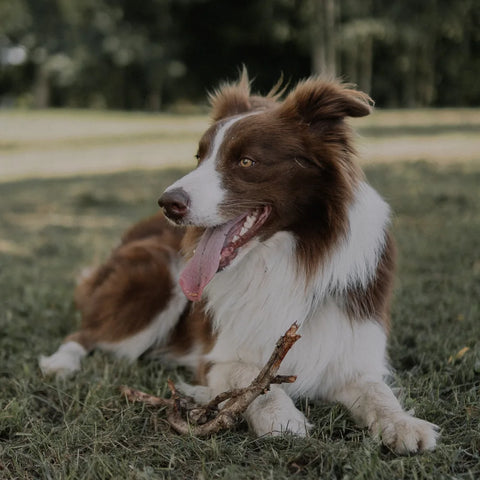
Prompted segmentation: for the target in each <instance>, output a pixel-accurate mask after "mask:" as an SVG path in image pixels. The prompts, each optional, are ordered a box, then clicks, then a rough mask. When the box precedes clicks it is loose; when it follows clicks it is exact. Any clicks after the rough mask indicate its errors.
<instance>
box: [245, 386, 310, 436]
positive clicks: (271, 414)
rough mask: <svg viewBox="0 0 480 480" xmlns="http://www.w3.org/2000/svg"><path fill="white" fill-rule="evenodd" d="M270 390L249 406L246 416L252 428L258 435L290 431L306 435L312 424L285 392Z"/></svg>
mask: <svg viewBox="0 0 480 480" xmlns="http://www.w3.org/2000/svg"><path fill="white" fill-rule="evenodd" d="M271 394H272V392H269V393H268V394H266V395H265V396H263V397H259V398H258V399H257V400H255V402H254V403H253V404H252V405H251V406H250V407H249V408H248V410H247V412H246V418H247V421H248V423H249V425H250V428H251V429H252V430H253V432H254V433H255V434H256V435H258V436H264V435H272V436H277V435H282V434H285V433H290V434H293V435H298V436H300V437H305V436H307V435H308V432H309V430H310V428H311V427H312V425H311V424H310V423H309V422H308V420H307V418H306V417H305V415H304V414H303V413H302V412H301V411H300V410H298V409H297V408H296V407H295V405H294V403H293V401H292V400H291V399H290V397H288V396H287V395H286V394H285V393H284V392H282V394H283V395H281V396H275V395H271Z"/></svg>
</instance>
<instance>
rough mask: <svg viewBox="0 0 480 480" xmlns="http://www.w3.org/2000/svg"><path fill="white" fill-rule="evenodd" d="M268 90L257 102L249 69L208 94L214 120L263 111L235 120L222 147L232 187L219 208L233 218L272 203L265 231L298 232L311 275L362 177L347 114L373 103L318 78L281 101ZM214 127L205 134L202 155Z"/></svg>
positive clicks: (336, 235) (341, 229)
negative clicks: (246, 164)
mask: <svg viewBox="0 0 480 480" xmlns="http://www.w3.org/2000/svg"><path fill="white" fill-rule="evenodd" d="M278 90H279V86H278V85H277V86H276V87H275V91H278ZM269 95H270V96H267V97H266V98H265V102H264V103H260V104H259V106H258V107H257V106H256V102H257V100H256V99H257V98H259V97H257V96H252V95H251V93H250V85H249V82H248V77H247V76H246V72H245V71H244V72H243V73H242V76H241V78H240V81H239V82H238V83H237V84H228V85H225V86H224V87H223V88H221V89H220V90H219V91H217V92H216V93H215V94H214V95H213V96H212V98H211V102H212V109H213V110H212V111H213V113H212V116H213V118H214V120H216V121H218V120H222V119H224V118H226V117H230V116H232V115H237V114H240V113H246V112H249V111H252V112H253V111H257V112H261V114H260V115H253V116H249V117H247V118H243V119H241V120H239V121H238V122H237V123H235V124H234V125H233V127H232V128H231V129H230V131H229V138H228V139H226V140H225V141H224V144H223V145H222V147H221V149H220V152H219V154H220V164H219V171H220V173H221V175H222V177H223V183H224V185H225V186H226V189H227V191H228V192H229V197H228V198H227V200H226V202H225V203H224V205H222V206H221V207H220V210H221V211H222V213H223V214H224V215H225V216H226V217H234V216H236V215H239V214H241V213H243V212H245V211H246V210H248V209H252V208H255V207H260V206H262V205H271V206H272V207H273V211H272V213H271V214H270V217H269V219H268V220H267V222H266V223H265V225H264V226H263V227H262V230H261V237H262V238H263V239H264V240H265V239H267V238H269V237H270V236H271V235H273V234H274V233H276V232H277V231H280V230H286V231H291V232H293V233H294V234H295V236H296V237H297V239H298V248H297V251H298V257H299V264H300V265H301V266H303V269H302V273H306V274H307V275H308V276H311V275H312V274H313V272H314V271H315V270H316V268H317V267H318V265H319V264H320V263H321V261H322V260H323V259H324V258H325V256H326V255H327V254H328V252H329V250H330V248H331V247H332V246H333V245H335V244H336V242H338V241H339V240H340V239H341V238H342V236H343V235H344V234H345V233H346V231H347V224H346V221H347V210H348V206H349V204H350V203H351V201H352V200H353V193H354V189H355V187H356V185H357V184H358V182H359V181H360V180H361V179H362V178H363V174H362V172H361V170H360V168H359V167H358V166H357V164H356V161H355V158H354V157H355V150H354V147H353V139H352V133H351V129H350V127H349V126H348V125H347V124H346V122H345V121H344V118H345V117H347V116H353V117H359V116H363V115H368V114H369V113H370V111H371V107H370V103H371V102H372V101H371V99H370V98H369V97H368V95H366V94H364V93H362V92H358V91H356V90H353V89H352V88H350V87H349V86H348V85H343V84H341V83H339V82H336V81H331V80H327V79H320V78H317V79H310V80H306V81H304V82H301V83H300V84H299V85H298V86H297V87H296V88H295V89H294V90H293V91H292V92H291V93H290V94H289V95H288V96H287V98H286V99H285V100H284V102H279V101H278V95H277V94H276V93H271V94H269ZM215 128H216V127H215V126H213V127H211V128H210V129H209V130H208V131H207V133H206V134H205V135H204V137H203V138H202V139H201V140H200V146H201V147H200V149H199V156H200V161H201V160H202V158H203V157H204V156H205V155H206V154H207V152H208V151H209V149H210V143H211V141H212V138H213V131H214V129H215ZM242 157H247V158H250V159H252V160H254V161H255V168H252V169H244V168H241V167H240V166H238V160H239V159H241V158H242ZM292 194H293V195H294V196H295V198H293V199H292V198H291V197H290V196H289V195H292ZM292 203H293V204H294V205H295V207H296V208H295V209H292V208H291V207H292Z"/></svg>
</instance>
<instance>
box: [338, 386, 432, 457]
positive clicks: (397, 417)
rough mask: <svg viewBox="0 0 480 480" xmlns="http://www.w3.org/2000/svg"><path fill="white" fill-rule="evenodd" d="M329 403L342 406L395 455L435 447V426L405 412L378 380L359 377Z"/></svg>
mask: <svg viewBox="0 0 480 480" xmlns="http://www.w3.org/2000/svg"><path fill="white" fill-rule="evenodd" d="M333 400H336V401H339V402H340V403H342V404H343V405H345V406H346V407H347V408H348V409H349V410H350V412H351V413H352V415H353V417H354V418H355V420H356V421H357V422H358V423H359V424H361V425H362V426H367V427H368V428H369V429H370V431H371V432H372V433H373V435H375V436H380V437H381V439H382V441H383V443H384V444H385V445H387V446H388V447H390V448H392V449H393V450H395V451H396V452H397V453H401V454H407V453H414V452H421V451H424V450H433V449H434V448H435V444H436V439H437V436H438V433H437V431H438V427H437V426H436V425H433V424H432V423H429V422H426V421H425V420H420V419H419V418H415V417H413V416H412V415H410V414H408V413H407V412H405V411H404V410H403V408H402V407H401V405H400V403H399V401H398V400H397V398H396V397H395V395H394V394H393V392H392V391H391V390H390V388H389V387H388V386H387V385H386V384H385V383H384V382H382V381H378V380H372V379H371V378H368V377H361V378H359V379H357V380H356V381H354V382H351V383H349V384H347V385H346V386H345V387H344V388H342V389H341V390H339V391H338V392H337V393H336V394H335V395H334V396H333Z"/></svg>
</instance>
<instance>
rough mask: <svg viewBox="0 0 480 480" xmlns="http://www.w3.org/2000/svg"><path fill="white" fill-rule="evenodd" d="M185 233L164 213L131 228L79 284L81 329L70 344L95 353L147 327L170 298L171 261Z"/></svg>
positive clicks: (77, 294)
mask: <svg viewBox="0 0 480 480" xmlns="http://www.w3.org/2000/svg"><path fill="white" fill-rule="evenodd" d="M182 235H183V232H182V230H181V229H175V228H173V227H172V226H171V225H170V224H169V223H168V222H167V221H166V220H165V218H164V216H163V214H161V213H159V214H157V215H155V216H153V217H151V218H150V219H147V220H144V221H142V222H140V223H138V224H136V225H135V226H133V227H132V228H131V229H130V230H128V231H127V232H126V233H125V235H124V236H123V241H122V244H121V245H120V246H119V247H118V248H116V249H115V250H114V251H113V252H112V254H111V256H110V258H109V259H108V260H107V261H106V262H105V263H104V264H103V265H101V266H100V267H99V268H97V269H96V270H95V271H94V272H93V274H91V275H90V276H89V277H88V278H87V279H85V280H84V281H83V282H82V283H80V284H79V285H78V287H77V289H76V292H75V300H76V304H77V306H78V308H79V310H80V312H81V314H82V324H81V330H80V332H77V333H75V334H73V335H71V336H70V337H68V338H67V339H66V340H67V341H68V340H75V341H78V342H79V343H80V344H81V345H83V346H84V348H85V349H86V350H91V349H92V348H94V346H95V345H96V344H97V343H99V342H118V341H121V340H123V339H125V338H128V337H130V336H131V335H134V334H135V333H137V332H139V331H141V330H142V329H144V328H145V327H146V326H148V325H149V323H150V322H151V320H152V318H153V317H154V316H155V315H156V314H157V313H159V312H160V311H161V310H162V309H163V308H165V306H166V305H167V303H168V300H169V299H170V296H171V293H170V292H171V289H172V287H173V280H172V278H171V275H170V263H171V260H172V258H173V257H174V256H176V255H177V251H178V249H179V246H180V245H179V244H180V239H181V237H182Z"/></svg>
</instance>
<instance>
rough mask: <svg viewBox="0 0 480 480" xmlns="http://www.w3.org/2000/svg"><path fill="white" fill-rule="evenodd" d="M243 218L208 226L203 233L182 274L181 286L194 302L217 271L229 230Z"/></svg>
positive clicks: (198, 298)
mask: <svg viewBox="0 0 480 480" xmlns="http://www.w3.org/2000/svg"><path fill="white" fill-rule="evenodd" d="M241 218H243V216H242V217H239V218H236V219H234V220H230V222H227V223H224V224H223V225H219V226H218V227H211V228H207V229H206V230H205V232H204V233H203V235H202V238H201V239H200V242H199V243H198V246H197V248H196V250H195V254H194V255H193V257H192V258H191V259H190V260H189V262H188V263H187V265H186V266H185V268H184V269H183V271H182V273H181V274H180V282H179V283H180V287H182V290H183V293H184V294H185V296H186V297H187V298H188V299H189V300H191V301H192V302H196V301H198V300H200V297H201V296H202V292H203V289H204V288H205V287H206V285H207V284H208V282H210V280H211V279H212V278H213V276H214V275H215V273H217V270H218V267H219V265H220V256H221V252H222V248H223V246H224V244H225V239H226V238H227V235H228V232H229V231H230V230H231V228H232V227H233V225H235V224H236V223H237V222H238V221H239V220H240V219H241Z"/></svg>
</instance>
